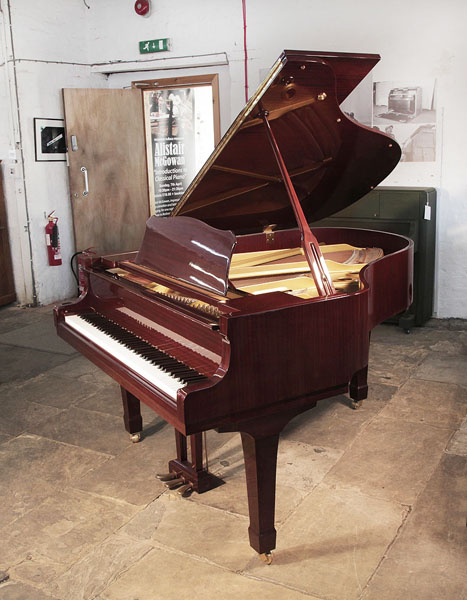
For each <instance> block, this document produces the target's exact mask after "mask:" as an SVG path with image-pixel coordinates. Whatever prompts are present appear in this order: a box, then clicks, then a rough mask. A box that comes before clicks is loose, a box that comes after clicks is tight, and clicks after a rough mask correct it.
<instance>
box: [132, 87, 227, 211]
mask: <svg viewBox="0 0 467 600" xmlns="http://www.w3.org/2000/svg"><path fill="white" fill-rule="evenodd" d="M133 85H134V86H135V87H136V86H138V87H142V88H143V98H144V110H145V127H146V136H147V138H146V140H147V142H146V148H147V158H148V174H149V189H150V198H151V199H150V212H151V214H155V215H156V216H158V217H167V216H169V215H170V213H171V212H172V209H173V208H174V206H175V205H176V204H177V203H178V201H179V200H180V198H181V196H182V195H183V193H184V192H185V190H186V189H187V187H188V185H189V184H190V182H191V180H192V179H193V177H194V176H195V175H196V173H197V172H198V171H199V169H200V168H201V167H202V165H203V164H204V162H205V161H206V159H207V158H208V156H209V155H210V154H211V152H212V150H213V149H214V145H215V142H217V141H219V137H220V135H219V129H220V124H219V92H218V76H217V75H198V76H193V77H177V78H175V79H160V80H150V81H140V82H133ZM148 88H149V89H148Z"/></svg>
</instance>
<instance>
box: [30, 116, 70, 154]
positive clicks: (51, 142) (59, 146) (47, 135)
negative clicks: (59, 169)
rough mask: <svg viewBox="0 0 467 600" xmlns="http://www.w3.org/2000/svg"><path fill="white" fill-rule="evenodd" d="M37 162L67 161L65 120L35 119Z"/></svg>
mask: <svg viewBox="0 0 467 600" xmlns="http://www.w3.org/2000/svg"><path fill="white" fill-rule="evenodd" d="M34 146H35V150H36V162H57V161H63V162H64V161H66V138H65V121H64V120H63V119H40V118H35V119H34Z"/></svg>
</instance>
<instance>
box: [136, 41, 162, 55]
mask: <svg viewBox="0 0 467 600" xmlns="http://www.w3.org/2000/svg"><path fill="white" fill-rule="evenodd" d="M168 50H170V38H160V39H158V40H144V41H142V42H140V43H139V53H140V54H149V53H151V52H167V51H168Z"/></svg>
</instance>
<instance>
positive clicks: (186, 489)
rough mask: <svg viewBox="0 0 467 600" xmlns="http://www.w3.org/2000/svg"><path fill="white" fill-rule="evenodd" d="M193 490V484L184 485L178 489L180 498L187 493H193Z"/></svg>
mask: <svg viewBox="0 0 467 600" xmlns="http://www.w3.org/2000/svg"><path fill="white" fill-rule="evenodd" d="M192 489H193V484H192V483H186V484H185V485H182V487H179V488H178V490H177V494H179V495H180V496H184V495H185V494H186V493H187V492H189V491H191V490H192Z"/></svg>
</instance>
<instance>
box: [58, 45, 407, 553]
mask: <svg viewBox="0 0 467 600" xmlns="http://www.w3.org/2000/svg"><path fill="white" fill-rule="evenodd" d="M378 59H379V57H378V56H376V55H360V54H358V55H355V54H343V53H313V52H299V51H286V52H284V54H283V55H282V56H281V57H280V59H279V60H278V62H277V63H276V64H275V65H274V67H273V69H272V71H271V73H270V75H269V76H268V78H267V79H266V82H265V83H264V84H263V85H262V86H261V87H260V89H259V91H258V92H257V94H256V95H255V96H253V98H252V99H251V100H250V102H249V103H248V105H247V106H246V108H245V110H244V111H243V112H242V113H241V114H240V115H239V117H238V119H237V120H236V121H235V122H234V124H233V125H232V127H231V129H230V130H229V132H227V134H226V136H225V138H224V139H223V141H222V142H221V144H220V145H219V146H218V148H217V149H216V150H215V151H214V153H213V155H212V156H211V158H210V159H209V160H208V161H207V163H206V165H205V167H203V169H202V170H201V171H200V173H199V175H198V176H197V177H196V178H195V180H194V182H193V184H192V185H191V186H190V188H189V189H188V190H187V192H186V194H185V195H184V196H183V198H182V200H181V202H180V203H179V205H178V206H177V207H176V209H175V211H174V216H173V217H170V218H168V219H163V220H161V219H155V218H152V219H151V220H150V221H149V223H148V228H147V231H146V235H145V238H144V241H143V244H142V246H141V248H140V250H139V252H138V253H133V254H131V253H127V254H126V255H122V256H110V257H97V258H93V257H88V256H85V257H82V258H81V260H80V268H81V269H82V276H83V279H84V280H85V282H86V285H85V290H84V292H83V294H82V295H81V297H80V298H79V299H78V300H77V301H76V302H74V303H69V304H65V305H62V306H60V307H56V309H55V319H56V326H57V331H58V334H59V335H61V336H62V337H63V338H64V339H66V340H67V341H69V342H70V343H71V344H72V345H73V346H74V347H75V348H76V349H77V350H79V351H80V352H82V353H83V354H84V355H85V356H88V357H89V358H90V359H91V360H92V361H94V362H95V363H96V364H97V365H98V366H99V367H101V368H102V369H103V370H104V371H105V372H106V373H108V374H109V375H110V376H111V377H113V378H114V379H115V380H116V381H118V382H119V383H120V385H121V386H122V387H123V388H124V390H125V391H124V392H123V405H124V418H125V426H126V428H127V430H128V431H130V433H137V432H135V429H137V428H138V427H140V426H141V414H140V410H139V401H143V402H145V403H146V404H147V405H148V406H150V407H151V408H153V409H154V410H155V411H156V412H157V413H158V414H160V415H161V416H162V417H163V418H164V419H166V420H167V422H169V423H170V424H172V425H173V426H174V427H175V429H176V447H177V457H176V458H175V459H174V460H172V461H170V469H171V471H173V472H174V473H177V474H178V475H181V476H182V477H183V478H185V480H188V481H190V482H192V484H193V486H194V489H195V490H197V491H200V492H201V491H205V490H208V489H209V488H210V487H212V486H213V485H217V483H218V482H216V481H215V480H214V479H213V478H212V477H211V476H210V474H209V473H208V472H207V470H206V469H205V468H204V467H203V463H202V459H201V458H200V457H201V447H202V445H201V437H200V434H201V432H203V431H205V430H208V429H213V428H216V429H217V430H218V431H220V432H223V431H238V432H240V433H241V435H242V444H243V450H244V458H245V468H246V477H247V488H248V501H249V512H250V528H249V536H250V543H251V545H252V547H253V548H255V550H257V551H258V552H260V553H264V552H269V551H271V550H272V549H273V548H274V547H275V540H276V532H275V529H274V506H275V473H276V459H277V446H278V440H279V435H280V432H281V431H282V429H283V428H284V426H285V425H286V424H287V423H288V422H289V421H290V419H292V418H293V417H295V416H296V415H298V414H300V413H301V412H303V411H305V410H308V409H310V408H313V407H314V406H315V405H316V403H317V402H318V401H319V400H321V399H323V398H328V397H331V396H334V395H338V394H343V393H348V394H349V396H350V398H351V400H352V401H353V406H356V405H358V404H359V403H360V402H361V401H362V400H363V399H365V398H366V395H367V390H368V386H367V369H368V353H369V337H370V336H369V334H370V331H371V329H372V328H373V327H374V326H375V325H377V324H378V323H379V322H381V321H383V320H385V319H386V318H387V317H389V316H390V315H393V314H396V313H398V312H402V311H403V310H405V309H406V308H407V307H408V306H409V305H410V303H411V301H412V257H413V243H412V241H411V240H409V239H407V238H404V237H402V236H398V235H394V234H389V233H383V232H375V231H366V230H354V229H337V228H319V229H313V230H312V235H313V238H310V239H313V240H316V241H313V242H312V243H313V245H314V246H315V251H316V256H317V260H318V261H319V260H323V261H324V259H323V258H322V255H321V251H320V246H319V244H328V245H329V244H336V243H347V244H350V245H352V246H355V247H360V248H362V247H363V248H368V247H369V248H371V247H377V248H381V249H383V251H384V256H383V257H382V258H379V259H378V260H375V261H374V262H372V263H370V264H368V265H367V266H365V267H364V268H362V269H361V271H360V275H359V277H360V281H361V285H360V287H359V289H358V290H357V291H354V292H351V293H342V292H334V290H333V289H330V288H327V289H324V288H323V289H324V293H323V294H321V295H319V296H318V297H312V298H309V299H304V298H300V297H299V296H294V295H290V294H287V293H284V292H280V291H275V292H270V293H265V294H262V295H258V296H254V295H250V294H247V293H246V292H244V291H243V292H241V291H238V290H236V289H235V287H234V286H233V285H232V283H231V282H230V281H229V278H228V273H229V267H230V264H231V261H232V256H233V253H235V254H242V253H246V252H255V251H268V250H280V249H289V248H298V247H302V248H303V244H304V243H305V242H306V239H305V236H304V233H303V231H304V229H303V227H300V226H302V225H303V223H299V224H298V225H299V227H297V223H296V222H295V216H294V215H296V213H297V212H300V211H302V212H303V215H304V216H305V217H306V218H307V219H308V220H309V221H311V220H315V219H318V218H323V217H324V216H327V215H329V214H332V213H333V212H336V211H338V210H341V209H342V208H344V207H345V206H348V205H349V204H351V203H352V202H354V201H355V200H357V199H358V198H359V197H360V196H362V195H364V194H365V193H367V192H368V191H369V189H370V188H371V187H372V186H375V185H377V184H378V183H379V182H380V181H381V180H382V179H383V178H384V177H385V176H386V175H387V174H388V173H389V172H390V171H391V170H392V169H393V167H394V166H395V164H396V163H397V161H398V159H399V156H400V149H399V147H398V146H397V144H396V143H395V142H394V141H393V140H391V139H390V138H388V137H387V136H385V135H383V134H381V133H378V132H375V131H374V130H371V129H368V128H366V127H363V126H361V125H359V124H358V123H356V122H354V121H352V120H350V119H348V118H347V117H346V116H345V115H344V114H343V113H342V112H341V110H340V108H339V103H340V102H341V101H342V100H343V99H344V98H345V97H346V96H347V95H348V94H349V93H350V91H351V90H352V89H353V88H354V87H355V86H356V85H357V83H358V81H359V80H360V79H361V78H363V77H364V76H365V75H366V73H367V72H368V71H369V70H370V69H371V67H372V66H373V65H374V64H376V62H377V61H378ZM265 119H266V120H267V122H265ZM268 128H270V130H271V132H272V135H268V133H267V131H268ZM271 140H274V144H271ZM276 142H277V143H276ZM275 145H276V147H275ZM291 196H292V197H293V198H294V199H295V198H296V199H297V201H298V202H299V208H300V211H297V210H294V207H293V206H292V205H291V202H290V199H291ZM296 208H297V206H295V209H296ZM299 220H300V219H299ZM213 227H215V228H217V229H213ZM300 229H301V230H300ZM194 242H195V243H194ZM108 269H111V272H109V271H108ZM118 269H123V270H126V271H128V272H129V273H131V274H132V275H133V276H135V277H134V279H133V281H131V280H130V279H125V278H124V277H120V276H119V275H118ZM138 276H139V277H141V278H142V279H141V280H143V279H144V278H146V280H149V281H150V283H151V284H152V283H154V286H152V285H149V287H148V286H144V285H138V283H137V278H138ZM164 286H166V288H167V290H168V293H164V292H163V291H161V290H163V289H164ZM317 287H318V286H317ZM180 297H182V298H185V300H186V302H180V301H179V300H180ZM199 303H201V305H203V304H205V305H206V306H207V307H208V308H209V309H210V310H204V311H203V310H202V309H201V308H202V307H201V308H200V306H199ZM87 310H94V311H96V312H98V313H100V314H101V315H103V316H105V318H106V319H109V320H110V321H113V322H116V323H119V324H121V326H122V327H124V328H126V329H128V330H129V331H131V332H132V333H133V334H135V335H137V336H138V337H140V338H141V339H142V340H144V341H145V342H147V343H150V344H152V345H154V346H155V347H156V348H157V347H158V344H159V343H160V340H162V339H163V340H166V339H167V338H168V339H169V340H170V341H171V350H170V355H171V356H174V357H175V358H176V359H177V360H179V361H181V362H184V363H185V364H187V365H189V366H190V367H191V366H193V368H195V369H196V370H197V371H198V372H199V373H201V374H202V375H204V376H205V379H204V380H203V381H198V382H194V383H191V384H187V385H186V386H183V387H181V388H180V389H178V391H177V396H176V399H174V398H172V397H169V396H168V395H167V394H164V393H163V392H162V391H161V389H159V388H158V387H157V385H156V384H155V383H149V381H147V380H145V378H144V377H142V376H141V373H138V372H137V370H135V369H132V368H131V365H130V366H129V365H125V364H122V363H120V362H119V361H118V360H116V359H115V358H114V357H113V356H112V355H111V353H109V352H107V351H106V350H105V348H103V347H95V346H93V344H92V343H90V341H89V340H88V339H86V337H85V336H83V335H80V334H79V333H78V332H76V331H73V330H72V329H71V328H70V327H67V323H66V320H65V317H66V315H67V314H78V315H79V314H80V313H81V312H84V311H87ZM163 343H164V344H165V341H163ZM186 436H191V438H190V439H191V441H192V456H191V461H190V460H189V459H188V455H187V440H186Z"/></svg>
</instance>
